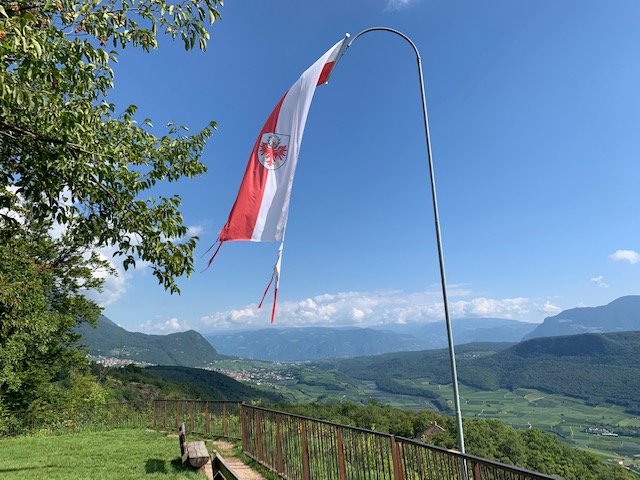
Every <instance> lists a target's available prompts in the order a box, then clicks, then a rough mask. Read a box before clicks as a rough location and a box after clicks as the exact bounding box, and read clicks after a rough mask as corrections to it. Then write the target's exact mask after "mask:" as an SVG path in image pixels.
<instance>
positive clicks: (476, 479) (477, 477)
mask: <svg viewBox="0 0 640 480" xmlns="http://www.w3.org/2000/svg"><path fill="white" fill-rule="evenodd" d="M463 461H464V460H463ZM471 470H472V471H473V480H481V479H482V472H481V470H480V464H479V463H476V462H471Z"/></svg>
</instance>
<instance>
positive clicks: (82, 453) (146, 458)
mask: <svg viewBox="0 0 640 480" xmlns="http://www.w3.org/2000/svg"><path fill="white" fill-rule="evenodd" d="M0 477H2V479H3V480H26V479H33V478H46V479H47V480H68V479H70V478H72V479H74V480H94V479H96V478H99V479H101V480H122V479H123V478H126V479H127V480H137V479H140V480H142V479H145V480H152V479H163V480H183V479H184V480H186V479H198V478H199V479H202V478H203V477H202V476H201V474H200V473H198V472H193V471H189V470H184V469H183V468H182V465H181V463H180V446H179V443H178V439H177V438H175V437H168V436H167V435H165V434H162V433H158V432H152V431H146V430H143V429H117V430H107V431H97V432H81V433H76V434H71V435H62V436H23V437H15V438H1V439H0Z"/></svg>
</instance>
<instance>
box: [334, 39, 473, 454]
mask: <svg viewBox="0 0 640 480" xmlns="http://www.w3.org/2000/svg"><path fill="white" fill-rule="evenodd" d="M375 30H382V31H386V32H391V33H395V34H396V35H399V36H400V37H402V38H404V39H405V40H406V41H407V42H409V44H410V45H411V47H413V51H414V52H415V53H416V59H417V60H418V75H419V77H420V93H421V95H422V116H423V118H424V133H425V136H426V139H427V158H428V160H429V176H430V179H431V197H432V200H433V216H434V219H435V226H436V242H437V244H438V260H439V262H440V279H441V283H442V298H443V301H444V317H445V323H446V325H447V339H448V341H449V361H450V363H451V379H452V383H453V401H454V405H455V410H456V427H457V430H458V432H457V433H458V447H459V449H460V452H462V453H465V451H464V433H463V431H462V412H461V410H460V394H459V392H458V373H457V369H456V356H455V351H454V347H453V334H452V330H451V320H450V318H449V302H448V300H447V280H446V277H445V273H444V255H443V253H442V239H441V236H440V219H439V215H438V199H437V196H436V180H435V175H434V173H433V159H432V156H431V137H430V135H429V120H428V117H427V100H426V97H425V93H424V79H423V76H422V60H421V59H420V52H418V48H417V47H416V45H415V43H413V42H412V41H411V39H410V38H409V37H407V36H406V35H405V34H404V33H402V32H399V31H398V30H394V29H392V28H387V27H371V28H367V29H366V30H363V31H361V32H360V33H358V34H357V35H356V36H355V37H353V38H352V39H351V41H350V42H349V43H348V44H347V46H346V48H345V49H344V52H343V53H342V55H344V54H345V53H347V50H348V49H349V47H351V44H352V43H353V42H355V41H356V39H357V38H358V37H360V36H361V35H364V34H365V33H368V32H373V31H375Z"/></svg>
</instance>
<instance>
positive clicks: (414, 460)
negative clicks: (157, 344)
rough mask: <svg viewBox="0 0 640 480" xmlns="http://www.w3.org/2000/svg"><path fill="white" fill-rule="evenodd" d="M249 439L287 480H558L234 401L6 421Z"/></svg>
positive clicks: (32, 428)
mask: <svg viewBox="0 0 640 480" xmlns="http://www.w3.org/2000/svg"><path fill="white" fill-rule="evenodd" d="M180 422H184V424H185V427H186V428H187V430H188V431H189V432H191V433H197V434H202V435H209V436H217V437H226V438H232V439H237V440H240V439H241V440H242V450H243V451H244V453H245V454H246V455H248V456H249V457H251V458H252V459H254V460H255V461H257V462H258V463H260V464H262V465H263V466H265V467H266V468H268V469H270V470H271V471H273V472H275V473H277V474H278V475H280V476H281V477H282V478H284V479H286V480H326V479H332V480H333V479H336V480H465V479H468V480H557V477H552V476H549V475H543V474H540V473H536V472H531V471H528V470H524V469H521V468H516V467H513V466H510V465H505V464H502V463H499V462H494V461H492V460H487V459H484V458H480V457H475V456H473V455H468V454H462V453H460V452H458V451H455V450H447V449H445V448H440V447H436V446H434V445H429V444H426V443H422V442H418V441H416V440H412V439H409V438H403V437H397V436H394V435H390V434H386V433H380V432H375V431H372V430H365V429H362V428H357V427H351V426H348V425H341V424H337V423H332V422H327V421H323V420H318V419H314V418H308V417H303V416H300V415H294V414H289V413H284V412H278V411H275V410H270V409H267V408H262V407H257V406H249V405H245V404H244V403H241V402H232V401H214V400H211V401H204V400H149V401H145V402H124V403H118V404H106V405H99V406H92V407H84V408H70V409H69V410H67V411H60V410H58V411H44V410H33V411H28V412H14V413H13V414H12V415H11V416H10V417H0V435H22V434H34V433H40V434H41V433H49V434H58V433H65V432H77V431H81V430H87V429H104V428H114V427H142V428H154V429H156V430H170V431H174V430H177V428H178V425H179V424H180Z"/></svg>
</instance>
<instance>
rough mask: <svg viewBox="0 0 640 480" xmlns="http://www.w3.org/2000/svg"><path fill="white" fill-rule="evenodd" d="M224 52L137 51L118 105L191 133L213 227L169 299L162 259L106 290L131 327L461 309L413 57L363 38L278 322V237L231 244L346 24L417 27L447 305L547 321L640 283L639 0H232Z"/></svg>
mask: <svg viewBox="0 0 640 480" xmlns="http://www.w3.org/2000/svg"><path fill="white" fill-rule="evenodd" d="M220 11H221V14H222V20H219V21H216V23H215V24H214V25H213V26H212V27H211V29H210V33H211V40H210V42H209V48H208V50H207V51H206V52H204V53H203V52H199V51H192V52H185V50H184V48H183V47H182V45H181V44H179V43H171V42H170V41H168V40H162V41H161V45H160V48H159V49H158V50H157V51H154V52H152V53H150V54H145V53H143V52H137V51H136V50H133V49H127V50H125V51H123V52H121V54H120V60H119V63H118V64H117V65H115V66H114V69H115V90H114V91H113V94H112V95H111V97H110V101H111V102H113V103H115V104H116V105H117V107H118V108H120V109H123V108H124V107H126V106H127V105H128V104H130V103H134V104H136V105H137V106H138V108H139V111H138V115H139V117H140V120H142V119H144V118H145V117H149V118H151V119H152V120H153V123H154V125H155V126H156V127H155V128H156V133H158V134H161V133H162V132H163V129H162V128H160V127H159V126H161V125H165V124H166V123H167V122H170V121H173V122H176V123H180V124H184V125H187V126H189V128H190V129H191V131H193V132H195V131H198V130H199V129H202V128H204V127H205V126H206V125H207V123H208V122H209V121H211V120H214V121H216V122H217V124H218V130H217V131H216V132H215V134H214V135H213V136H212V137H211V138H210V140H209V142H208V143H207V146H206V148H205V151H204V155H203V158H202V161H203V162H204V163H205V164H206V165H207V167H208V169H209V171H208V173H207V174H206V175H205V176H203V177H200V178H198V179H195V180H185V181H180V182H177V183H175V184H168V185H166V186H163V187H162V188H160V189H159V191H155V192H154V193H156V194H158V193H160V194H162V195H169V194H179V195H180V196H181V197H182V200H183V208H182V211H183V214H184V220H185V222H186V224H187V225H188V226H189V227H190V232H191V233H193V234H197V235H198V236H199V237H200V241H199V243H198V248H197V251H196V258H195V266H196V272H195V273H194V274H193V275H192V276H191V278H189V279H187V278H184V279H180V281H179V286H180V288H181V291H182V293H181V295H179V296H178V295H170V294H169V293H168V292H165V291H164V290H163V289H162V287H161V286H159V285H158V284H157V282H156V281H155V279H154V277H153V276H152V275H151V274H150V271H149V269H148V268H145V266H144V265H142V266H141V268H138V269H137V270H135V271H128V272H121V275H120V276H118V277H110V278H107V279H106V283H105V289H104V291H103V292H102V293H101V294H99V295H94V298H95V299H96V300H98V302H99V303H100V304H101V305H103V306H104V314H105V315H106V316H107V317H108V318H110V319H111V320H112V321H114V322H116V323H117V324H119V325H121V326H123V327H124V328H126V329H127V330H130V331H140V332H145V333H154V334H166V333H172V332H177V331H184V330H189V329H195V330H197V331H199V332H201V333H203V334H207V333H220V332H227V331H230V330H239V329H257V328H283V327H292V326H328V327H331V326H382V325H388V324H394V323H413V322H419V323H429V322H435V321H438V320H442V319H443V318H444V312H443V304H442V293H441V287H440V272H439V268H438V256H437V248H436V239H435V229H434V219H433V209H432V206H431V190H430V187H429V179H428V165H427V156H426V144H425V136H424V129H423V122H422V109H421V100H420V90H419V83H418V76H417V70H416V61H415V55H414V53H413V51H412V50H411V48H410V47H409V45H408V44H407V43H406V42H404V40H402V39H401V38H400V37H397V36H395V35H393V34H391V33H388V32H371V33H367V34H365V35H363V36H362V37H360V38H358V39H357V41H356V42H354V43H353V45H352V46H351V48H350V49H349V50H348V52H347V53H346V54H345V55H344V56H343V57H342V59H341V60H340V61H339V63H338V65H337V66H336V68H335V70H334V72H333V75H332V77H331V79H330V82H329V84H327V85H323V86H320V87H318V89H317V90H316V94H315V97H314V100H313V104H312V105H311V110H310V112H309V117H308V121H307V125H306V130H305V133H304V138H303V141H302V146H301V151H300V157H299V161H298V168H297V173H296V178H295V182H294V185H293V193H292V200H291V207H290V212H289V220H288V228H287V237H286V243H285V247H284V255H283V261H282V276H281V282H280V291H279V297H278V311H277V315H276V319H275V323H274V324H273V325H272V324H271V323H270V314H271V301H272V300H271V298H272V297H271V295H269V296H267V300H266V301H265V305H264V306H263V308H262V309H260V310H258V309H257V304H258V302H259V301H260V299H261V297H262V294H263V292H264V289H265V288H266V286H267V283H268V281H269V278H270V276H271V273H272V270H273V265H274V262H275V259H276V252H277V248H278V244H275V243H252V242H230V243H225V244H224V246H223V247H222V249H221V251H220V253H219V254H218V256H217V257H216V259H215V261H214V262H213V264H212V266H211V268H209V269H208V270H206V271H204V270H205V268H206V264H207V261H208V258H209V254H206V253H205V252H206V250H207V249H208V248H209V247H210V246H211V245H212V244H213V243H214V242H215V240H216V238H217V235H218V233H219V231H220V229H221V228H222V226H223V225H224V224H225V222H226V220H227V217H228V215H229V211H230V209H231V207H232V205H233V202H234V201H235V198H236V194H237V190H238V187H239V185H240V181H241V179H242V175H243V173H244V169H245V167H246V163H247V160H248V157H249V153H250V151H251V149H252V147H253V144H254V142H255V140H256V137H257V135H258V133H259V132H260V129H261V127H262V125H263V124H264V121H265V120H266V118H267V117H268V115H269V114H270V113H271V111H272V109H273V108H274V107H275V105H276V103H277V102H278V100H279V99H280V98H281V96H282V95H283V94H284V92H285V91H286V90H287V89H288V88H289V86H291V85H292V84H293V83H294V82H295V81H296V80H297V78H298V77H299V76H300V74H301V73H302V72H303V71H304V70H306V68H308V67H309V66H310V65H311V64H312V63H314V62H315V60H317V59H318V58H319V57H320V56H321V55H322V54H323V53H324V52H325V51H327V50H328V49H329V48H330V47H331V46H332V45H333V44H334V43H336V42H337V41H338V40H340V39H341V38H342V37H343V36H344V34H345V33H347V32H348V33H350V34H351V35H352V36H354V35H355V34H357V33H358V32H360V31H361V30H364V29H366V28H369V27H373V26H386V27H390V28H394V29H397V30H400V31H402V32H403V33H404V34H406V35H407V36H408V37H410V38H411V39H412V40H413V42H414V43H415V44H416V45H417V47H418V49H419V50H420V53H421V56H422V62H423V69H424V76H425V88H426V98H427V104H428V112H429V125H430V132H431V142H432V150H433V161H434V165H435V178H436V183H437V194H438V204H439V212H440V226H441V231H442V242H443V250H444V261H445V269H446V277H447V285H448V294H449V304H450V311H451V317H452V318H453V319H454V322H453V327H454V337H455V319H456V318H462V317H466V318H474V317H501V318H511V319H514V320H521V321H527V322H542V321H543V320H544V318H546V317H548V316H551V315H555V314H557V313H559V312H560V311H562V310H565V309H569V308H574V307H579V306H598V305H604V304H606V303H609V302H611V301H612V300H614V299H616V298H618V297H620V296H623V295H633V294H640V288H639V287H640V282H639V275H640V253H639V252H640V222H639V221H638V211H639V206H640V188H638V179H640V135H639V133H640V29H639V28H638V25H639V24H640V3H639V2H637V1H635V0H612V1H609V2H603V1H601V0H579V1H578V0H565V1H561V2H558V1H552V0H543V1H525V0H522V1H517V2H516V1H513V0H501V1H497V0H487V1H484V2H477V1H472V0H451V1H443V0H326V1H324V2H305V1H300V0H272V1H269V2H264V1H258V0H247V1H243V2H240V1H233V0H227V2H225V5H224V7H222V8H221V9H220Z"/></svg>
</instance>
